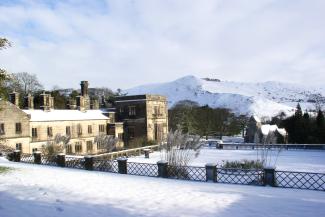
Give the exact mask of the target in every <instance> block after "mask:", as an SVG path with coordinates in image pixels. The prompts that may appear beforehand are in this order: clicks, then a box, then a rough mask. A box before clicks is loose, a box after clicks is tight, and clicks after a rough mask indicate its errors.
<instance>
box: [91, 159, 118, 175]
mask: <svg viewBox="0 0 325 217" xmlns="http://www.w3.org/2000/svg"><path fill="white" fill-rule="evenodd" d="M93 168H94V170H96V171H103V172H111V173H118V165H117V161H114V160H97V159H95V160H94V164H93Z"/></svg>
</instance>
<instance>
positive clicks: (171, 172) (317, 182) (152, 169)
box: [20, 154, 325, 191]
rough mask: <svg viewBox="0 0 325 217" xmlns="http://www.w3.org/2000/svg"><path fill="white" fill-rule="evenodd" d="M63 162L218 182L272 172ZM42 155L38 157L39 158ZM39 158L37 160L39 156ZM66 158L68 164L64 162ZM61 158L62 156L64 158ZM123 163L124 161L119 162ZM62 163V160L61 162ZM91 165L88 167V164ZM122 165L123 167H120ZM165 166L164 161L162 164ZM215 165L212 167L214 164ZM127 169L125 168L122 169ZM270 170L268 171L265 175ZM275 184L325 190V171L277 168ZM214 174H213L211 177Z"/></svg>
mask: <svg viewBox="0 0 325 217" xmlns="http://www.w3.org/2000/svg"><path fill="white" fill-rule="evenodd" d="M40 157H41V158H40V161H41V162H39V163H41V164H44V165H50V166H58V160H60V158H59V159H58V158H57V157H48V156H44V155H42V156H40ZM63 157H64V158H63V166H65V167H67V168H76V169H89V168H88V166H89V165H88V164H89V163H90V164H91V167H90V168H91V169H90V170H95V171H104V172H112V173H119V172H120V173H127V174H130V175H140V176H151V177H158V176H159V177H166V178H172V179H182V180H192V181H207V179H209V180H212V181H214V182H217V183H229V184H243V185H258V186H261V185H265V184H267V183H268V182H267V181H266V179H265V176H267V177H269V175H270V174H269V172H266V170H264V169H237V168H236V169H235V168H220V167H214V166H213V167H212V171H213V173H212V175H211V173H210V172H209V173H208V172H207V171H208V170H207V169H208V167H207V168H205V167H195V166H172V165H167V164H166V166H164V168H165V170H164V171H166V175H162V170H161V168H159V170H158V165H157V164H148V163H137V162H126V163H125V161H124V163H123V162H122V161H121V162H118V161H116V160H102V159H96V158H93V159H90V161H88V160H89V158H87V165H88V166H87V165H85V158H80V157H71V156H63ZM37 159H38V158H37ZM37 159H36V160H37ZM64 160H65V164H64ZM20 161H21V162H24V163H34V162H35V159H34V156H33V155H32V154H21V155H20ZM60 162H61V160H60ZM119 163H121V164H120V165H119ZM60 165H61V163H60ZM85 166H87V168H85ZM120 166H121V168H119V167H120ZM160 166H161V165H160ZM210 169H211V167H210ZM122 171H125V172H122ZM265 173H267V175H265ZM271 176H272V178H271V179H272V180H273V181H272V183H273V184H270V185H271V186H275V187H283V188H297V189H309V190H320V191H325V174H324V173H310V172H292V171H274V170H273V172H271ZM211 177H212V178H211Z"/></svg>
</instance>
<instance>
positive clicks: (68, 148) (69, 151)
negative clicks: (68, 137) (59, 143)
mask: <svg viewBox="0 0 325 217" xmlns="http://www.w3.org/2000/svg"><path fill="white" fill-rule="evenodd" d="M66 153H67V154H72V146H71V145H67V146H66Z"/></svg>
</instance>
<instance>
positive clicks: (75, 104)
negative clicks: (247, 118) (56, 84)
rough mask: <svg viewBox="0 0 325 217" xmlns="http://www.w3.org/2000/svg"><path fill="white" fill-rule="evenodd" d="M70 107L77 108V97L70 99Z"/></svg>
mask: <svg viewBox="0 0 325 217" xmlns="http://www.w3.org/2000/svg"><path fill="white" fill-rule="evenodd" d="M68 109H77V101H76V100H75V99H69V100H68Z"/></svg>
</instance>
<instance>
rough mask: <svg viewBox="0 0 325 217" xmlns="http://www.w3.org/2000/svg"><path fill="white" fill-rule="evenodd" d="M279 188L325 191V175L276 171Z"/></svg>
mask: <svg viewBox="0 0 325 217" xmlns="http://www.w3.org/2000/svg"><path fill="white" fill-rule="evenodd" d="M275 182H276V186H277V187H282V188H298V189H308V190H320V191H325V174H324V173H309V172H291V171H275Z"/></svg>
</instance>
